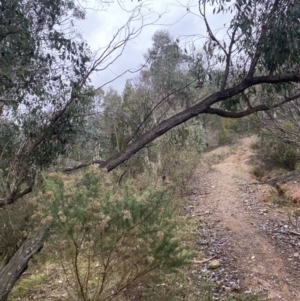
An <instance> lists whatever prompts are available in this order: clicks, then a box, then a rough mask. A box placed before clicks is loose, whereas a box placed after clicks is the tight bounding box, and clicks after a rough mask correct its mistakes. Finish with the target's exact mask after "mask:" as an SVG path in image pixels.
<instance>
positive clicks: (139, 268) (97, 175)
mask: <svg viewBox="0 0 300 301" xmlns="http://www.w3.org/2000/svg"><path fill="white" fill-rule="evenodd" d="M45 184H46V186H45V193H44V195H43V196H41V200H40V204H43V206H44V209H43V210H45V211H44V212H46V217H45V219H47V220H49V218H53V230H52V231H53V239H52V240H51V249H52V253H53V254H56V255H54V256H58V258H60V260H61V262H62V265H63V267H64V273H65V277H66V281H67V283H74V284H75V287H67V286H66V289H67V291H68V293H69V295H70V296H76V298H79V299H82V300H107V299H112V298H114V299H115V298H118V296H120V298H121V299H122V298H123V299H124V298H125V296H126V295H127V294H128V296H130V289H132V288H133V287H135V290H139V289H138V286H137V285H138V284H139V283H142V282H143V279H144V278H145V277H147V279H148V280H147V281H148V282H149V281H151V280H150V279H151V277H152V276H156V277H157V275H159V274H160V273H162V271H164V273H166V272H172V271H174V269H176V268H178V267H180V266H181V265H183V264H184V263H185V262H186V260H187V259H189V258H190V257H191V255H192V254H191V253H190V252H187V251H186V250H184V247H183V246H182V245H180V239H179V237H178V236H177V234H176V232H177V231H176V225H177V226H178V220H177V219H176V215H175V212H176V210H177V209H176V203H175V202H173V201H172V196H171V195H170V194H169V193H168V192H167V191H166V190H165V189H164V188H163V187H156V188H153V187H149V186H148V187H141V186H140V184H139V183H137V182H132V183H129V182H127V183H126V184H125V185H124V186H123V187H119V188H116V187H115V188H113V186H112V184H111V183H110V180H109V178H108V177H107V176H105V175H104V174H102V173H101V172H99V170H96V169H92V170H90V172H88V173H85V174H84V175H82V176H77V178H76V179H75V181H68V180H67V178H66V177H65V176H63V175H60V174H58V173H53V174H49V175H48V177H47V178H45ZM75 187H76V188H75ZM149 277H150V278H149Z"/></svg>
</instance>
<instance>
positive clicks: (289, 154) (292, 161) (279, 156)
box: [270, 142, 297, 170]
mask: <svg viewBox="0 0 300 301" xmlns="http://www.w3.org/2000/svg"><path fill="white" fill-rule="evenodd" d="M270 157H271V159H272V160H273V161H274V163H275V164H276V165H277V166H279V167H283V168H287V169H289V170H295V168H296V164H297V152H296V150H295V148H293V147H292V146H291V145H288V144H286V143H283V142H277V143H276V144H274V147H273V149H272V150H271V153H270Z"/></svg>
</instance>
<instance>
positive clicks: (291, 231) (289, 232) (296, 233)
mask: <svg viewBox="0 0 300 301" xmlns="http://www.w3.org/2000/svg"><path fill="white" fill-rule="evenodd" d="M278 232H279V233H282V234H293V235H297V236H300V233H299V232H296V231H293V230H286V231H278Z"/></svg>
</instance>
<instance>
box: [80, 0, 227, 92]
mask: <svg viewBox="0 0 300 301" xmlns="http://www.w3.org/2000/svg"><path fill="white" fill-rule="evenodd" d="M91 1H92V0H91ZM119 1H121V0H119ZM103 2H104V1H103ZM107 2H113V1H107ZM88 3H89V4H88V5H89V7H90V8H91V7H93V8H94V9H88V10H87V15H86V18H85V20H83V21H80V22H79V23H78V28H79V31H80V32H81V33H82V36H83V37H84V39H85V40H86V41H87V42H88V44H89V45H90V47H91V49H92V50H93V51H96V50H98V49H100V48H102V47H105V46H106V45H107V44H108V43H109V42H110V41H111V39H112V37H113V36H114V35H115V33H116V32H117V31H118V29H119V28H121V27H122V26H123V25H124V24H125V23H126V21H127V20H128V18H129V16H130V14H129V13H127V12H125V11H124V9H122V8H121V7H120V5H119V4H118V3H116V0H115V2H114V3H111V4H109V5H107V6H105V10H99V9H97V8H99V7H97V5H96V4H95V5H94V6H93V5H91V2H88ZM197 3H198V0H189V1H187V0H181V1H177V0H150V1H144V8H143V9H142V11H141V12H142V14H143V15H144V16H145V20H144V23H146V24H147V23H151V22H154V21H155V20H157V22H156V23H155V24H154V25H149V26H146V27H144V28H143V30H142V31H141V33H140V35H139V36H138V37H137V38H135V39H134V40H132V41H130V42H129V43H128V45H127V47H126V49H125V51H124V53H123V54H122V56H121V57H120V58H119V59H118V60H117V61H115V62H114V63H113V64H112V65H111V66H109V68H108V69H107V70H106V71H102V72H99V73H98V74H97V75H96V74H94V75H93V76H92V81H93V84H94V86H95V87H99V86H102V85H103V84H105V83H106V82H108V81H110V80H112V79H113V78H114V77H116V76H117V75H119V74H121V73H122V72H124V71H125V70H127V69H131V70H134V69H137V68H139V66H140V65H141V64H142V63H143V62H144V58H143V55H144V54H145V53H146V52H147V49H149V48H150V47H151V45H152V39H151V38H152V36H153V34H154V33H155V32H156V31H157V30H160V29H165V30H168V31H169V32H170V33H171V34H172V36H174V38H179V39H180V41H181V42H182V43H184V42H185V39H184V37H186V36H188V35H195V34H197V35H205V34H206V30H205V27H204V24H203V21H202V20H201V19H200V18H199V17H198V16H196V15H195V14H193V13H197ZM123 4H124V7H123V8H126V9H127V10H131V9H133V8H134V7H135V6H137V5H139V4H140V2H138V1H137V0H133V1H130V0H124V1H123ZM209 11H210V12H212V9H210V10H209ZM159 17H160V18H159ZM158 18H159V19H158ZM209 19H210V21H211V23H212V24H213V26H214V28H215V29H218V28H222V27H223V28H224V24H223V23H225V22H226V19H227V21H228V17H227V18H226V17H225V16H223V15H213V14H212V13H210V14H209ZM140 25H141V23H140V22H139V21H137V22H134V23H133V24H132V26H134V27H135V28H138V27H139V26H140ZM133 76H134V75H133V74H126V75H123V76H122V77H120V78H119V79H117V80H116V81H114V82H112V83H110V84H109V85H108V86H111V87H113V88H114V89H116V90H118V91H119V92H120V93H121V92H122V90H123V87H124V85H125V82H126V79H127V78H132V77H133Z"/></svg>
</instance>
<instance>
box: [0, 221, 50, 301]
mask: <svg viewBox="0 0 300 301" xmlns="http://www.w3.org/2000/svg"><path fill="white" fill-rule="evenodd" d="M49 228H50V224H49V225H45V226H43V227H41V228H38V229H37V230H36V231H34V232H33V233H32V235H31V236H30V237H29V238H27V239H26V240H25V241H24V242H23V244H22V245H21V247H20V248H19V249H18V251H17V252H16V253H15V254H14V255H13V257H12V258H11V259H10V260H9V262H8V264H7V265H6V266H5V267H4V268H2V269H1V270H0V301H6V300H7V297H8V294H9V293H10V291H11V290H12V288H13V287H14V285H15V284H16V282H17V281H18V279H19V278H20V277H21V275H22V274H23V273H24V271H25V270H26V269H27V266H28V262H29V260H30V259H31V258H32V257H33V255H34V254H36V253H37V252H39V251H40V250H41V249H42V247H43V243H44V240H45V237H46V235H47V233H48V230H49Z"/></svg>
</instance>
